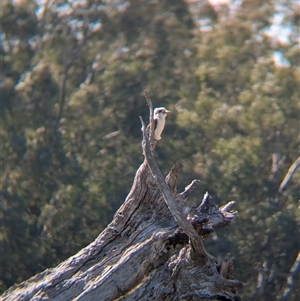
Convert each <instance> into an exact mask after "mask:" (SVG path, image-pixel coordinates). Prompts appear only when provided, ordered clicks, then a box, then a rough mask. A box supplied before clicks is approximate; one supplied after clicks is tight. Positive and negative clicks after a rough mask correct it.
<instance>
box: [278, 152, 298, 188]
mask: <svg viewBox="0 0 300 301" xmlns="http://www.w3.org/2000/svg"><path fill="white" fill-rule="evenodd" d="M299 165H300V157H298V158H297V160H296V161H295V162H294V163H293V164H292V165H291V167H290V168H289V170H288V172H287V174H286V175H285V177H284V179H283V180H282V182H281V184H280V186H279V189H278V193H279V194H281V193H283V191H284V189H285V188H286V186H287V185H288V183H289V181H290V180H291V178H292V176H293V173H294V172H295V170H296V169H297V167H298V166H299Z"/></svg>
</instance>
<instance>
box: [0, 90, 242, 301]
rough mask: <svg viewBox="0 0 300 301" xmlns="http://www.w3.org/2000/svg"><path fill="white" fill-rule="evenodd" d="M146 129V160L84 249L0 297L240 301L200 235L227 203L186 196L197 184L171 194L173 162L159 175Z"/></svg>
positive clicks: (228, 271)
mask: <svg viewBox="0 0 300 301" xmlns="http://www.w3.org/2000/svg"><path fill="white" fill-rule="evenodd" d="M145 96H146V99H147V102H148V105H149V108H150V130H147V129H146V128H145V125H144V122H143V120H142V119H141V122H142V125H143V127H142V131H143V153H144V157H145V160H144V162H143V163H142V165H141V166H140V167H139V169H138V170H137V172H136V175H135V179H134V183H133V186H132V188H131V191H130V193H129V195H128V196H127V198H126V200H125V202H124V203H123V205H122V206H121V207H120V208H119V210H118V211H117V212H116V214H115V216H114V218H113V221H112V222H111V223H110V224H109V225H108V226H107V228H106V229H105V230H104V231H103V232H102V233H101V234H100V235H99V236H98V237H97V238H96V239H95V241H94V242H92V243H91V244H90V245H88V246H87V247H86V248H84V249H82V250H81V251H80V252H79V253H77V254H76V255H74V256H72V257H70V258H69V259H67V260H66V261H64V262H62V263H61V264H60V265H58V266H57V267H55V268H53V269H47V270H46V271H44V272H42V273H40V274H37V275H36V276H34V277H32V278H30V279H29V280H27V281H24V282H23V283H21V284H18V285H15V286H13V287H11V288H10V289H9V290H7V291H6V292H5V293H4V294H3V295H2V297H1V300H6V301H8V300H11V301H12V300H13V301H17V300H22V301H23V300H24V301H25V300H35V301H37V300H56V301H59V300H61V301H67V300H78V301H79V300H80V301H92V300H101V301H109V300H126V301H134V300H145V301H146V300H178V301H179V300H224V301H230V300H235V301H237V300H240V297H239V295H238V292H237V289H238V288H239V287H241V286H242V285H243V284H242V283H241V282H240V281H238V280H233V275H232V272H233V262H232V259H231V258H225V259H224V260H222V261H221V262H220V263H219V262H217V260H216V259H215V258H214V257H213V256H211V255H209V254H208V253H207V252H206V250H205V247H204V244H203V239H202V236H206V235H208V234H210V233H212V232H213V231H214V230H215V229H216V228H220V227H225V226H227V225H229V224H230V223H231V222H232V221H233V220H234V219H235V218H236V216H237V212H233V211H232V208H233V206H234V205H235V203H234V202H229V203H228V204H226V205H224V206H222V207H220V208H218V207H217V206H216V205H215V204H214V203H213V202H212V198H211V196H210V195H209V194H208V193H206V194H205V196H204V198H203V200H202V202H201V204H200V205H199V206H198V207H196V206H188V205H187V204H186V200H187V199H188V197H189V195H190V194H191V193H192V192H193V190H194V189H195V188H196V187H197V186H198V185H199V181H198V180H194V181H192V183H191V184H190V185H188V186H187V187H186V188H185V190H184V191H183V192H181V193H178V192H177V180H178V175H179V165H178V164H177V163H176V164H174V166H173V167H172V169H171V171H170V172H169V174H168V175H167V177H166V178H164V177H163V176H162V174H161V172H160V170H159V168H158V166H157V164H156V161H155V159H154V157H153V151H154V149H155V144H156V141H155V140H154V139H153V127H154V122H153V118H152V112H153V110H152V103H151V101H150V99H149V98H148V97H147V94H146V93H145Z"/></svg>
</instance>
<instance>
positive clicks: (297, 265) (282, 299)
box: [277, 252, 300, 301]
mask: <svg viewBox="0 0 300 301" xmlns="http://www.w3.org/2000/svg"><path fill="white" fill-rule="evenodd" d="M299 270H300V252H299V253H298V256H297V258H296V260H295V262H294V264H293V266H292V268H291V270H290V273H289V276H288V278H287V283H286V285H285V287H284V288H283V289H282V293H281V294H280V295H279V297H278V298H277V301H286V300H288V297H289V295H290V293H291V290H292V288H293V287H294V285H295V282H294V278H295V276H296V274H297V273H298V272H299Z"/></svg>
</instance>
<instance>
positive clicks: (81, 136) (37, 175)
mask: <svg viewBox="0 0 300 301" xmlns="http://www.w3.org/2000/svg"><path fill="white" fill-rule="evenodd" d="M220 3H221V2H220ZM220 3H219V4H214V5H213V4H211V3H210V2H208V1H204V0H203V1H183V0H176V1H174V0H163V1H155V0H153V1H142V0H130V1H123V0H116V1H100V0H94V1H89V0H83V1H38V2H36V1H33V0H22V1H9V0H4V1H3V3H2V9H1V14H2V15H1V19H2V34H1V37H2V43H1V60H2V78H1V90H2V92H1V93H2V97H1V127H0V130H1V167H2V168H1V240H0V243H1V245H0V246H1V250H0V252H1V255H2V256H1V261H2V262H1V266H2V273H1V287H2V290H5V289H7V288H8V287H10V286H11V285H13V284H14V283H17V282H20V281H22V280H25V279H27V278H28V277H30V276H32V275H34V274H36V273H37V272H39V271H42V270H44V269H45V268H47V267H52V266H55V265H56V264H58V263H59V262H61V261H62V260H64V259H66V258H67V257H69V256H71V255H72V254H74V253H76V252H77V251H78V250H80V249H81V248H82V247H84V246H86V245H87V244H88V243H90V242H91V241H92V240H93V239H94V238H95V237H96V236H97V235H98V234H99V233H100V232H101V231H102V230H103V229H104V228H105V226H106V225H107V224H108V223H109V222H110V220H111V218H112V216H113V214H114V212H115V211H116V210H117V209H118V208H119V206H120V205H121V204H122V202H123V200H124V199H125V196H126V194H127V193H128V190H129V188H130V185H131V183H132V180H133V177H134V173H135V171H136V169H137V167H138V166H139V164H140V163H141V161H142V159H143V157H142V152H141V146H140V143H141V138H142V136H141V130H140V127H141V126H140V121H139V118H138V116H139V115H142V116H143V115H145V114H146V113H147V106H146V103H145V100H144V98H143V91H144V90H147V91H148V92H149V94H150V97H151V99H152V100H153V102H154V105H155V106H165V107H167V108H168V109H170V110H171V111H172V114H171V115H170V116H169V117H168V120H167V124H166V128H165V130H164V133H163V138H162V141H161V142H159V144H158V146H157V151H156V156H157V161H158V163H159V164H160V166H161V168H162V170H165V171H166V170H168V169H169V167H170V166H171V165H172V164H173V163H174V162H175V161H177V160H179V161H180V163H181V164H182V168H183V175H182V177H184V181H183V182H188V181H189V180H191V179H192V178H194V177H196V178H200V179H201V184H200V188H199V194H200V195H202V194H203V193H204V192H205V191H209V192H210V194H212V195H213V197H214V199H215V200H216V201H217V202H218V201H220V203H221V200H239V203H238V211H239V214H240V218H239V219H238V221H237V222H236V223H235V225H234V226H233V227H234V231H232V232H231V233H223V232H222V231H220V232H218V233H217V234H215V235H214V236H213V237H211V238H207V239H206V240H205V242H204V243H205V245H206V246H207V247H208V248H209V251H210V252H211V253H212V254H213V253H214V252H215V251H216V249H217V250H218V252H216V253H223V254H224V255H226V254H231V255H232V256H234V257H235V261H236V262H237V266H238V267H237V273H238V275H237V278H238V279H240V280H242V281H244V282H246V283H247V286H246V287H245V288H244V290H243V292H242V295H243V296H245V298H246V299H248V300H277V299H278V300H284V299H280V298H285V297H284V296H285V294H287V295H286V296H288V297H289V299H288V300H295V301H296V295H297V294H299V291H297V289H296V288H295V287H294V286H293V285H291V286H289V284H288V283H287V282H288V277H289V276H290V275H291V273H292V270H291V269H292V267H293V266H295V265H296V264H297V258H299V257H297V256H298V253H299V249H300V243H299V239H297V237H299V222H298V221H299V220H300V216H299V209H298V206H299V203H298V202H299V169H297V167H298V165H299V164H300V162H299V159H298V156H299V116H300V114H299V113H300V112H299V111H300V110H299V98H300V97H299V96H300V95H299V94H300V89H299V79H300V72H299V71H300V69H299V59H300V57H299V47H298V42H299V41H298V39H299V32H298V24H299V17H300V14H299V4H298V3H296V1H292V0H282V1H271V0H270V1H269V0H266V1H247V0H243V1H228V2H226V3H224V2H222V3H223V4H220ZM297 159H298V160H297ZM297 209H298V210H297ZM229 242H230V243H229ZM298 261H299V259H298ZM298 265H299V263H298ZM293 277H294V278H295V277H296V279H294V278H292V279H294V281H296V280H297V279H298V280H299V275H298V276H293ZM297 277H298V278H297ZM289 288H290V290H289Z"/></svg>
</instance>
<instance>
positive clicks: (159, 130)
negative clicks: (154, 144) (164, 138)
mask: <svg viewBox="0 0 300 301" xmlns="http://www.w3.org/2000/svg"><path fill="white" fill-rule="evenodd" d="M155 121H156V127H155V129H154V139H155V140H160V139H161V137H160V135H161V133H162V131H163V129H164V127H165V122H166V120H165V118H164V117H160V118H157V119H156V120H155Z"/></svg>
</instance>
